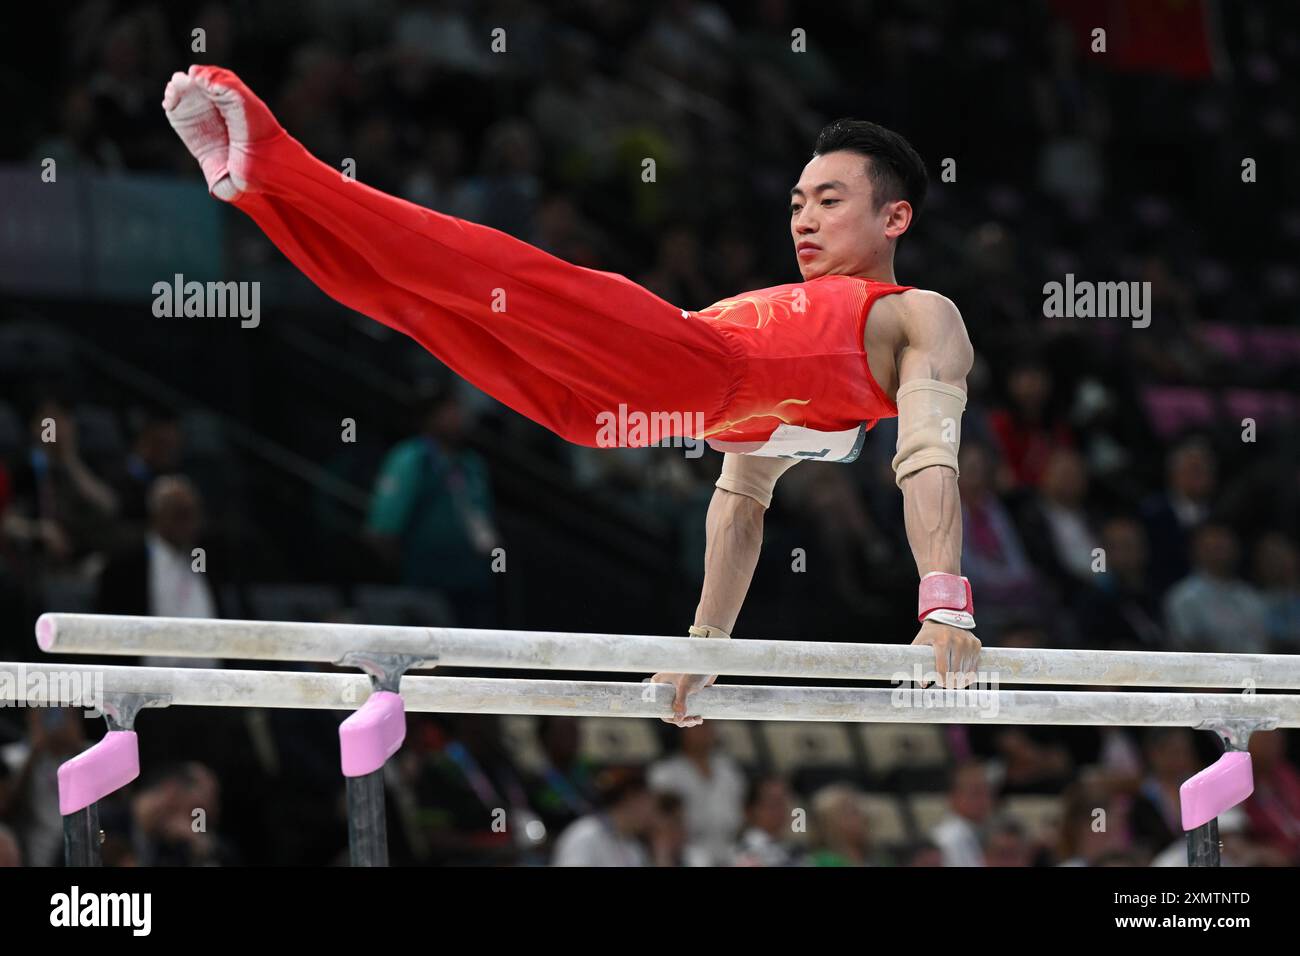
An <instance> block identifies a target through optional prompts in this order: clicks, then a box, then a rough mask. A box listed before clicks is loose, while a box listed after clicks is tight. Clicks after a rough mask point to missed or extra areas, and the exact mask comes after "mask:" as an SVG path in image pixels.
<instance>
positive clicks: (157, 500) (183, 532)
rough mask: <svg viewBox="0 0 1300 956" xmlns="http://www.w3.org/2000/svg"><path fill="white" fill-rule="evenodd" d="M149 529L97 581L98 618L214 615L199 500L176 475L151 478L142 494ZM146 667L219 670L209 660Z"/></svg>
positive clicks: (150, 661) (162, 660) (154, 660)
mask: <svg viewBox="0 0 1300 956" xmlns="http://www.w3.org/2000/svg"><path fill="white" fill-rule="evenodd" d="M148 511H149V529H148V532H147V533H146V534H145V539H144V544H143V546H137V547H136V548H135V549H133V550H131V551H127V552H124V553H122V554H119V555H116V556H115V557H114V558H113V559H112V560H110V561H109V562H108V564H107V565H106V566H105V567H104V571H103V573H102V574H101V576H100V580H99V600H98V608H97V609H98V610H99V612H100V613H103V614H137V615H146V616H149V617H204V618H211V617H219V616H220V614H219V613H218V607H217V601H216V597H215V593H214V588H213V587H212V585H211V583H210V581H209V577H208V562H207V555H206V553H205V552H199V551H198V550H197V546H198V543H199V539H200V536H201V534H202V532H203V502H202V499H201V498H200V496H199V492H198V489H197V488H195V487H194V484H193V482H191V481H190V480H189V479H188V478H185V477H183V476H180V475H167V476H164V477H162V478H156V479H154V481H153V483H152V484H151V485H150V486H149V495H148ZM142 663H144V664H145V665H147V666H150V667H220V666H221V663H220V661H218V660H215V659H212V658H201V657H184V658H181V657H145V658H144V659H143V661H142Z"/></svg>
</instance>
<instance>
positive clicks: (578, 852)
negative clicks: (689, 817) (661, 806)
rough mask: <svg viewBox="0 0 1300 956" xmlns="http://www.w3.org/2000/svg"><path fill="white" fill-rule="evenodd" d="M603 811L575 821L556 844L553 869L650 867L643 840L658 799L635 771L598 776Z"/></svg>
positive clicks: (618, 770) (621, 770)
mask: <svg viewBox="0 0 1300 956" xmlns="http://www.w3.org/2000/svg"><path fill="white" fill-rule="evenodd" d="M596 790H597V792H598V793H599V794H600V800H601V806H602V807H603V809H602V810H601V811H600V812H598V813H591V814H588V815H586V816H583V817H579V818H578V819H577V820H574V821H573V823H571V824H569V826H568V827H566V828H565V830H564V832H563V833H561V834H560V837H559V839H558V840H556V841H555V854H554V856H553V857H552V859H551V865H552V866H649V865H650V857H649V854H647V853H646V849H645V846H644V845H643V844H642V842H641V838H642V837H644V836H646V835H647V834H648V833H649V831H650V828H651V827H652V826H653V825H654V822H655V814H656V807H655V798H654V794H653V793H651V792H650V790H649V788H648V787H647V786H646V780H645V774H644V773H643V772H642V771H640V770H639V769H636V768H624V767H617V768H610V769H607V770H603V771H601V773H600V774H599V775H597V777H596Z"/></svg>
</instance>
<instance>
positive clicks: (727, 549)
mask: <svg viewBox="0 0 1300 956" xmlns="http://www.w3.org/2000/svg"><path fill="white" fill-rule="evenodd" d="M764 510H765V509H764V508H763V506H762V505H761V504H759V503H758V502H757V501H755V500H754V499H753V498H750V497H749V496H747V495H738V494H735V493H734V492H730V491H725V490H723V489H721V488H718V489H715V490H714V492H713V499H712V500H711V501H710V502H709V512H708V516H707V518H706V519H705V546H704V587H703V589H702V591H701V593H700V604H699V607H698V608H697V609H696V611H695V623H696V624H697V625H701V626H704V625H708V626H711V627H716V628H720V629H722V630H724V631H726V632H727V633H728V634H730V633H731V632H732V630H733V629H734V628H735V626H736V618H737V617H739V616H740V607H741V605H742V604H744V602H745V595H746V594H747V593H748V591H749V584H750V581H751V580H753V577H754V568H755V567H756V566H757V565H758V555H759V552H760V551H761V550H762V547H763V512H764Z"/></svg>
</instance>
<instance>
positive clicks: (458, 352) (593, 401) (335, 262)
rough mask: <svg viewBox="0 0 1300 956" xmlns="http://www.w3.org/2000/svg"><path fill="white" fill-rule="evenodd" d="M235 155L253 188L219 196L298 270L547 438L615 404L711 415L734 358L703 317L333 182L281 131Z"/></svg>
mask: <svg viewBox="0 0 1300 956" xmlns="http://www.w3.org/2000/svg"><path fill="white" fill-rule="evenodd" d="M246 152H247V154H248V156H249V158H250V160H251V167H250V168H251V170H252V171H253V173H254V177H253V179H252V180H251V181H252V183H253V188H252V189H251V190H250V191H248V192H245V193H243V194H242V195H241V196H239V197H238V198H237V199H236V200H235V205H237V206H238V207H239V208H240V209H242V210H243V211H244V212H245V213H247V214H248V215H249V216H251V217H252V218H253V219H254V220H255V221H256V222H257V224H258V225H259V226H260V227H261V228H262V230H263V231H264V232H265V233H266V234H267V236H269V237H270V238H271V240H272V241H273V242H274V243H275V244H276V245H277V246H278V247H279V248H280V250H281V251H282V252H283V253H284V254H285V255H286V256H288V257H289V259H290V260H292V262H293V263H294V265H296V266H297V267H298V268H299V269H301V270H302V271H303V273H305V274H306V275H307V277H308V278H310V279H311V280H312V282H314V283H315V284H316V285H317V286H319V287H320V288H321V289H322V290H323V291H324V292H325V293H327V294H328V295H329V296H331V297H332V298H334V299H337V300H338V301H339V302H341V303H343V304H344V305H346V306H348V307H349V308H352V309H355V310H356V311H358V312H361V313H364V314H365V315H368V316H370V317H371V318H374V319H377V320H378V321H380V322H383V323H384V324H385V325H388V326H391V327H392V328H394V329H397V330H398V331H400V332H404V333H405V334H407V335H409V336H410V337H411V338H413V339H415V340H416V341H417V342H419V343H420V344H421V345H423V346H424V347H425V348H426V349H428V350H429V351H430V352H432V353H433V354H434V355H436V356H437V357H438V358H439V359H440V360H441V361H442V362H443V363H444V364H446V365H447V366H448V367H450V368H451V369H452V370H453V371H455V372H456V373H457V374H458V375H460V376H461V377H462V378H464V379H466V380H467V381H469V382H471V383H473V384H474V385H476V386H478V387H479V388H481V389H482V390H483V391H484V392H486V393H488V394H489V395H491V396H493V397H494V398H496V399H497V400H499V401H501V402H503V403H504V404H506V405H508V406H510V407H511V408H513V409H514V410H515V411H517V412H519V413H520V414H522V415H526V416H527V417H528V418H531V419H532V420H533V421H535V422H537V423H538V424H540V425H543V426H545V427H546V428H548V429H550V430H551V431H553V432H555V433H556V434H557V435H559V436H560V437H562V438H564V439H566V440H568V441H570V442H574V443H576V444H579V445H588V446H597V445H601V444H609V441H608V436H609V428H608V422H609V421H610V416H618V415H619V414H620V405H623V406H626V413H627V414H628V416H629V419H631V416H632V414H633V413H635V412H640V413H642V414H643V415H645V416H651V415H655V414H660V415H662V414H664V413H667V415H669V416H671V417H669V418H666V419H660V420H663V421H667V422H676V421H680V422H682V423H683V426H684V427H683V428H682V431H683V432H684V433H685V434H686V435H687V436H690V437H698V436H697V435H696V434H695V431H696V430H695V428H694V426H695V425H696V424H697V423H698V422H700V421H702V422H703V424H704V428H705V431H706V432H707V431H708V430H710V429H712V428H713V427H714V426H715V425H716V424H717V423H719V422H721V421H723V419H724V412H725V411H726V410H727V406H728V405H729V403H730V402H731V399H732V398H733V397H734V395H735V393H736V391H737V389H738V388H739V386H740V383H741V379H742V377H743V374H744V368H745V364H746V363H745V359H744V357H743V353H742V352H741V351H740V349H739V347H738V346H736V345H735V343H733V342H731V341H729V340H728V339H727V338H726V337H725V336H724V335H723V334H722V333H720V332H719V331H718V330H717V329H715V328H713V327H712V325H711V324H710V323H708V322H706V321H701V320H700V319H699V318H696V317H692V318H687V317H686V314H685V313H684V312H683V311H682V310H681V309H679V308H677V307H676V306H673V305H671V304H669V303H668V302H665V301H664V300H663V299H660V298H659V297H658V296H656V295H654V294H653V293H651V292H650V291H648V290H647V289H644V288H642V287H641V286H638V285H637V284H636V283H634V282H631V281H629V280H628V279H626V278H624V277H623V276H619V275H615V274H613V273H609V272H600V271H596V270H593V269H587V268H584V267H582V266H577V265H573V264H572V263H569V262H565V261H564V260H562V259H559V258H556V257H555V256H552V255H550V254H548V253H546V252H543V251H542V250H540V249H537V248H535V247H534V246H530V245H528V244H527V243H525V242H521V241H520V240H518V239H515V238H513V237H512V236H509V235H506V234H505V233H503V232H500V231H498V230H496V229H491V228H488V227H486V226H480V225H476V224H474V223H471V222H466V221H465V220H462V219H457V218H455V217H453V216H448V215H444V214H442V213H438V212H434V211H432V210H429V209H425V208H423V207H420V206H416V205H414V204H412V203H409V202H406V201H404V200H401V199H397V198H396V197H393V196H389V195H386V194H384V193H381V192H379V191H377V190H374V189H371V188H370V187H368V186H365V185H362V184H361V183H359V182H356V181H351V180H345V179H344V177H343V175H342V174H341V173H340V172H339V171H337V170H335V169H332V168H330V167H329V166H326V165H325V164H324V163H322V162H320V161H319V160H317V159H315V158H314V157H312V156H311V155H310V154H309V153H308V152H307V150H306V149H305V148H303V146H302V145H301V144H300V143H298V142H297V140H295V139H293V138H292V137H290V136H288V135H287V134H286V135H282V136H277V137H276V138H274V139H271V140H266V141H263V142H260V143H256V144H253V145H251V146H250V147H249V148H248V149H247V151H246ZM494 306H495V307H494ZM676 412H680V413H681V415H680V416H674V415H672V413H676ZM697 413H698V414H699V416H701V417H698V418H697ZM602 414H603V415H604V416H605V418H604V421H605V422H606V427H605V432H604V436H605V437H604V438H603V439H598V434H597V433H598V432H599V431H600V430H601V424H602V422H601V419H600V417H599V416H601V415H602ZM631 420H635V419H631ZM655 437H656V439H658V440H662V439H663V438H666V437H672V436H669V435H663V434H660V435H657V436H655ZM634 442H635V439H634V441H629V442H627V443H628V444H632V443H634ZM636 443H639V442H636Z"/></svg>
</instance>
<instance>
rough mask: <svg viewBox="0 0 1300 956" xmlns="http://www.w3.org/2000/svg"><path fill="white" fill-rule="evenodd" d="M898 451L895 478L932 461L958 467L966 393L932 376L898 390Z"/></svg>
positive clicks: (901, 476)
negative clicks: (937, 380)
mask: <svg viewBox="0 0 1300 956" xmlns="http://www.w3.org/2000/svg"><path fill="white" fill-rule="evenodd" d="M894 404H896V405H897V406H898V449H897V451H898V453H897V454H896V455H894V462H893V464H894V482H895V484H897V485H898V486H899V487H900V488H901V487H902V486H903V479H904V478H906V477H907V476H908V475H911V474H915V473H916V472H918V471H920V470H921V469H922V468H929V467H930V466H931V465H947V466H948V467H949V468H951V469H952V470H953V471H955V472H957V473H958V474H960V472H959V471H958V470H957V450H958V449H959V448H960V447H961V414H962V412H963V411H965V409H966V393H965V392H963V391H962V390H961V389H960V388H957V387H956V386H953V385H945V384H944V383H943V382H936V381H935V380H934V379H932V378H923V379H917V380H914V381H911V382H908V383H907V384H906V385H903V386H902V387H901V388H899V390H898V397H897V398H896V399H895V400H894Z"/></svg>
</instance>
